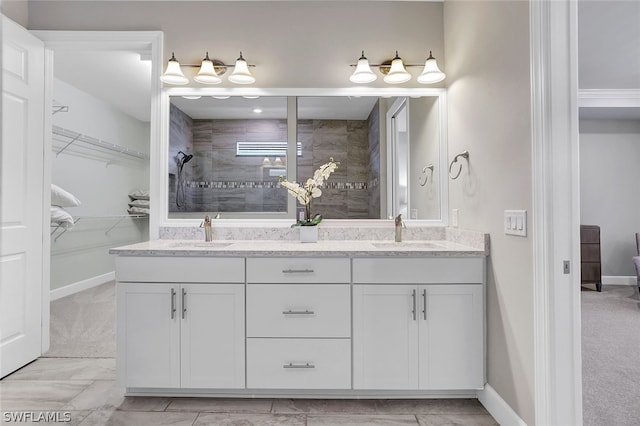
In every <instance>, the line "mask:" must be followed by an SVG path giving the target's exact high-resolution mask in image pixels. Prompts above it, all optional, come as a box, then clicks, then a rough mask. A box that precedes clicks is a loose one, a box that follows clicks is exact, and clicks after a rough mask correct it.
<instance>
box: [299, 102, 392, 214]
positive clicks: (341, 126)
mask: <svg viewBox="0 0 640 426" xmlns="http://www.w3.org/2000/svg"><path fill="white" fill-rule="evenodd" d="M375 110H377V107H376V108H375ZM374 115H375V114H374V113H372V114H371V116H374ZM371 116H370V117H369V119H368V120H361V121H360V120H298V141H300V142H301V144H302V157H298V180H299V181H300V182H304V181H305V180H306V179H308V178H310V177H311V176H313V172H314V171H315V170H316V169H318V167H320V166H321V165H322V164H324V163H326V162H327V161H328V160H329V158H330V157H333V158H334V159H335V161H338V162H340V165H339V166H338V169H337V170H336V171H335V172H334V173H333V174H332V175H331V177H330V178H329V180H328V182H327V184H326V185H325V187H324V188H322V196H321V197H320V198H316V199H314V200H313V202H312V213H313V214H315V213H320V214H322V216H323V217H325V218H328V219H369V218H379V217H380V216H379V208H378V211H377V212H376V213H374V214H373V215H372V214H371V209H370V207H369V204H370V202H371V201H370V200H371V199H372V198H374V199H375V198H376V197H377V199H378V205H379V198H380V194H379V190H378V189H377V187H376V188H375V191H377V192H378V193H377V194H375V195H374V194H372V193H371V187H370V182H371V180H372V178H371V176H372V173H373V174H375V173H376V170H378V172H377V173H378V174H379V160H378V165H377V167H376V166H374V167H372V165H371V157H372V156H371V155H370V152H369V149H370V140H372V139H373V140H376V139H377V140H378V144H379V132H378V130H377V125H376V126H372V124H371V118H372V117H371ZM371 127H374V132H371ZM374 146H375V144H374ZM377 155H379V154H377ZM374 203H375V201H374Z"/></svg>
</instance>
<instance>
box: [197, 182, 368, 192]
mask: <svg viewBox="0 0 640 426" xmlns="http://www.w3.org/2000/svg"><path fill="white" fill-rule="evenodd" d="M185 185H186V187H187V188H203V189H204V188H211V189H227V188H233V189H236V188H269V189H272V188H280V183H279V182H265V181H222V182H185ZM322 188H324V189H359V190H363V191H367V190H368V189H369V184H368V183H367V182H325V183H324V184H323V186H322ZM283 190H284V188H283Z"/></svg>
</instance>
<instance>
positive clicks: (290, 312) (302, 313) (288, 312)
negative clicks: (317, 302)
mask: <svg viewBox="0 0 640 426" xmlns="http://www.w3.org/2000/svg"><path fill="white" fill-rule="evenodd" d="M315 314H316V313H315V312H314V311H309V310H307V309H305V310H304V311H292V310H291V309H289V310H288V311H282V315H315Z"/></svg>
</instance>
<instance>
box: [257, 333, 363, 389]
mask: <svg viewBox="0 0 640 426" xmlns="http://www.w3.org/2000/svg"><path fill="white" fill-rule="evenodd" d="M247 388H249V389H351V340H350V339H247Z"/></svg>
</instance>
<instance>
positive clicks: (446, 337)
mask: <svg viewBox="0 0 640 426" xmlns="http://www.w3.org/2000/svg"><path fill="white" fill-rule="evenodd" d="M419 293H420V312H419V314H420V315H419V317H420V389H437V390H444V389H479V388H482V387H483V386H484V343H483V342H484V338H483V336H484V315H483V294H482V285H481V284H475V285H474V284H469V285H451V284H444V285H426V286H420V287H419Z"/></svg>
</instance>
